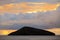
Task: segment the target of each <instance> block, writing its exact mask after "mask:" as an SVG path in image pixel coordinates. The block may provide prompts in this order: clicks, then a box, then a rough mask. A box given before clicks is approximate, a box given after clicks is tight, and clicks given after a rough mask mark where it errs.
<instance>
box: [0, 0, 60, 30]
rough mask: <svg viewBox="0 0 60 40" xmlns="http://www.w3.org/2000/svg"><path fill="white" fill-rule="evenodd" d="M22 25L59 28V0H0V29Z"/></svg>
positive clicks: (17, 27) (16, 27) (15, 27)
mask: <svg viewBox="0 0 60 40" xmlns="http://www.w3.org/2000/svg"><path fill="white" fill-rule="evenodd" d="M23 26H31V27H36V28H41V29H49V28H60V0H0V29H19V28H21V27H23Z"/></svg>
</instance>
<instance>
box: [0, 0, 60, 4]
mask: <svg viewBox="0 0 60 40" xmlns="http://www.w3.org/2000/svg"><path fill="white" fill-rule="evenodd" d="M18 2H47V3H58V2H60V0H0V5H4V4H10V3H18Z"/></svg>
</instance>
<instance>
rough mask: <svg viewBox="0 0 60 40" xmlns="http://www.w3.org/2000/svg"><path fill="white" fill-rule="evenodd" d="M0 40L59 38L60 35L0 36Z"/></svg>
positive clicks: (47, 39)
mask: <svg viewBox="0 0 60 40" xmlns="http://www.w3.org/2000/svg"><path fill="white" fill-rule="evenodd" d="M0 40H60V36H0Z"/></svg>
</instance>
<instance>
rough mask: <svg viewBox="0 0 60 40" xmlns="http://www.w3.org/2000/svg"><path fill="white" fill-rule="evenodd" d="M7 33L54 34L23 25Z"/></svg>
mask: <svg viewBox="0 0 60 40" xmlns="http://www.w3.org/2000/svg"><path fill="white" fill-rule="evenodd" d="M8 35H55V34H54V33H52V32H49V31H46V30H42V29H37V28H32V27H28V26H25V27H23V28H21V29H19V30H17V31H15V32H12V33H10V34H8Z"/></svg>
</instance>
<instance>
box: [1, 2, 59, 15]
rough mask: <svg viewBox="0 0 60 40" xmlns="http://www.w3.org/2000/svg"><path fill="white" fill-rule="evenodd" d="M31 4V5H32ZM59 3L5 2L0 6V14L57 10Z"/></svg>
mask: <svg viewBox="0 0 60 40" xmlns="http://www.w3.org/2000/svg"><path fill="white" fill-rule="evenodd" d="M32 4H33V5H32ZM59 6H60V4H59V3H58V4H49V3H35V2H22V3H17V4H13V3H11V4H5V5H2V6H0V14H4V13H14V14H17V13H37V12H47V11H53V10H57V8H58V7H59Z"/></svg>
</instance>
